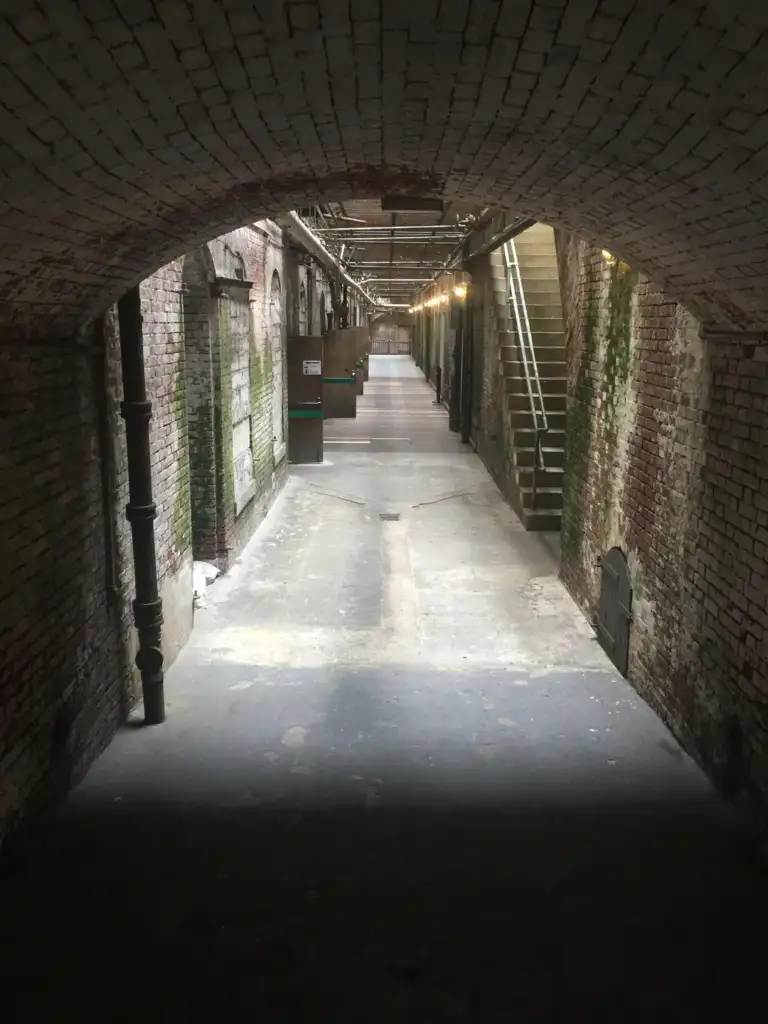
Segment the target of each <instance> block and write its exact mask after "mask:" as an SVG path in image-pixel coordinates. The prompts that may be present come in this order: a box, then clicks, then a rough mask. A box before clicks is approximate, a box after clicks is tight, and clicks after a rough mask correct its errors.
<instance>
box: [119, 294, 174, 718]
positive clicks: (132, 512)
mask: <svg viewBox="0 0 768 1024" xmlns="http://www.w3.org/2000/svg"><path fill="white" fill-rule="evenodd" d="M117 314H118V320H119V323H120V356H121V360H122V365H123V403H122V406H121V410H120V411H121V412H122V414H123V419H124V420H125V437H126V446H127V455H128V490H129V495H130V500H129V502H128V505H127V506H126V510H125V512H126V517H127V519H128V522H129V523H130V524H131V537H132V539H133V567H134V575H135V578H136V599H135V600H134V602H133V618H134V622H135V623H136V629H137V631H138V634H139V651H138V654H137V655H136V665H137V667H138V669H139V671H140V672H141V686H142V690H143V694H144V722H145V724H146V725H158V724H159V723H160V722H164V721H165V698H164V694H163V654H162V625H163V604H162V601H161V600H160V596H159V594H158V590H157V561H156V558H155V526H154V520H155V516H156V515H157V511H156V507H155V503H154V502H153V500H152V466H151V463H150V450H149V421H150V419H151V418H152V403H151V402H148V401H147V386H146V380H145V377H144V339H143V336H142V329H141V299H140V297H139V289H138V288H131V290H130V291H129V292H127V293H126V294H125V295H124V296H123V297H122V299H120V301H119V302H118V304H117Z"/></svg>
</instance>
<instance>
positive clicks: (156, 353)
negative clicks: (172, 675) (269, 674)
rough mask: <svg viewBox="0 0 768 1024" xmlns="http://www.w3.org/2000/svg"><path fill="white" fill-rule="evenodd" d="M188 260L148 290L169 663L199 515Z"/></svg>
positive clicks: (176, 646)
mask: <svg viewBox="0 0 768 1024" xmlns="http://www.w3.org/2000/svg"><path fill="white" fill-rule="evenodd" d="M182 275H183V262H182V260H174V262H173V263H169V264H167V265H166V266H165V267H161V268H160V270H158V271H157V272H156V273H155V274H153V275H152V276H151V277H149V278H147V280H146V281H143V282H142V284H141V289H140V291H141V315H142V321H143V323H142V330H143V335H144V367H145V373H146V381H147V396H148V398H149V399H150V401H151V402H152V419H151V420H150V425H149V434H150V451H151V464H152V490H153V495H154V499H155V504H156V506H157V518H156V520H155V553H156V557H157V575H158V584H159V588H160V596H161V597H162V599H163V653H164V655H165V658H166V664H167V665H170V663H171V662H172V660H173V658H174V657H175V656H176V654H177V653H178V651H179V650H180V649H181V647H182V646H183V645H184V643H185V642H186V640H187V638H188V636H189V633H190V631H191V629H192V510H191V497H190V478H189V444H188V432H187V409H186V351H185V343H184V317H183V301H182Z"/></svg>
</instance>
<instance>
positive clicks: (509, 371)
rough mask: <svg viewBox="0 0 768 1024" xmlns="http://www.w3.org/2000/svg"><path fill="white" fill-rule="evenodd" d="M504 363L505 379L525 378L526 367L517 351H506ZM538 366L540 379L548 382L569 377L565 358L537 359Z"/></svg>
mask: <svg viewBox="0 0 768 1024" xmlns="http://www.w3.org/2000/svg"><path fill="white" fill-rule="evenodd" d="M503 362H504V376H505V377H522V376H525V366H524V365H523V362H522V360H521V359H520V358H519V357H518V354H517V350H516V349H512V350H510V349H509V348H507V349H505V350H504V353H503ZM536 365H537V366H538V368H539V377H541V378H542V379H543V378H546V379H547V380H555V379H556V378H561V379H563V380H565V379H566V377H567V368H566V364H565V359H564V358H563V359H558V360H551V359H537V360H536Z"/></svg>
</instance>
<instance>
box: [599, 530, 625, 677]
mask: <svg viewBox="0 0 768 1024" xmlns="http://www.w3.org/2000/svg"><path fill="white" fill-rule="evenodd" d="M600 570H601V580H600V608H599V611H598V620H597V637H598V640H599V641H600V646H601V647H602V648H603V650H604V651H605V653H606V654H607V655H608V657H609V658H610V659H611V661H612V662H613V664H614V665H615V666H616V668H617V669H618V670H619V672H621V674H622V675H623V676H626V674H627V669H628V667H629V627H630V623H631V622H632V583H631V580H630V576H629V566H628V565H627V560H626V558H625V557H624V552H623V551H622V550H621V548H611V550H610V551H609V552H608V553H607V554H606V555H604V556H603V558H602V560H601V562H600Z"/></svg>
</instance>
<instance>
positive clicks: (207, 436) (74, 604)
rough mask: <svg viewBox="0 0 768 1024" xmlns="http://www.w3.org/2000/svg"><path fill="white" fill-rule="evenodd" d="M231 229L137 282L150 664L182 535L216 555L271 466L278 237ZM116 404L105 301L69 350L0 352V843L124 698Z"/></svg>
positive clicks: (270, 487)
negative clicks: (152, 573)
mask: <svg viewBox="0 0 768 1024" xmlns="http://www.w3.org/2000/svg"><path fill="white" fill-rule="evenodd" d="M232 235H233V236H234V237H230V236H226V237H225V238H224V239H223V240H217V241H218V242H219V243H220V244H219V245H218V247H217V246H216V245H214V244H212V246H211V251H210V252H209V251H208V250H207V249H205V248H204V249H202V250H198V251H197V252H195V253H192V254H189V255H188V256H187V257H185V258H184V259H183V260H177V261H174V262H172V263H170V264H168V265H167V266H165V267H162V268H161V269H160V270H159V271H157V273H155V274H153V275H152V276H151V277H150V278H148V279H147V280H146V281H144V282H143V283H142V285H141V305H142V317H143V332H144V357H145V368H146V377H147V393H148V398H149V399H150V400H151V402H152V420H151V423H150V445H151V460H152V482H153V490H154V498H155V502H156V505H157V519H156V521H155V534H156V556H157V563H158V580H159V585H160V592H161V597H162V600H163V617H164V627H163V648H164V655H165V659H166V665H169V664H170V663H171V662H172V661H173V658H174V657H175V655H176V653H177V652H178V650H179V648H180V647H181V646H182V644H183V643H184V642H185V640H186V638H187V636H188V635H189V632H190V630H191V628H192V558H193V544H194V546H195V549H196V551H197V550H199V551H200V553H202V554H206V553H207V554H208V555H209V556H210V554H216V553H219V554H220V553H221V551H222V550H223V551H224V558H223V560H222V558H219V559H218V560H219V562H220V564H221V563H222V561H223V563H224V564H228V562H229V560H231V558H233V557H235V556H236V555H237V554H239V553H240V551H241V550H242V548H243V547H244V546H245V544H246V543H247V541H248V540H249V539H250V537H251V536H252V534H253V531H254V530H255V528H256V526H257V525H258V523H259V522H260V520H261V518H262V517H263V515H264V514H265V512H266V510H267V509H268V507H269V505H270V503H271V501H272V499H273V497H274V494H275V491H276V489H277V487H278V486H279V485H280V482H281V481H282V479H283V476H284V471H285V455H284V450H282V451H280V450H278V449H276V446H275V444H274V442H273V424H274V418H273V413H275V415H276V416H277V417H278V419H281V418H283V417H284V416H285V396H284V380H285V377H284V375H283V377H282V381H283V383H282V384H281V385H280V388H279V393H278V394H277V395H276V394H275V392H274V389H273V380H274V375H273V363H274V359H273V347H272V340H273V339H271V337H270V331H271V326H272V325H271V324H270V319H269V287H268V285H267V282H268V281H271V278H272V275H273V273H275V272H277V273H278V274H279V275H280V276H281V277H283V276H284V275H285V266H284V253H283V247H282V232H281V231H280V230H279V229H278V228H277V227H276V226H275V225H272V224H270V223H265V224H263V225H261V226H258V225H257V226H256V227H254V228H247V229H241V230H240V231H238V232H233V233H232ZM238 253H239V254H240V256H239V257H238ZM217 255H218V256H219V257H220V258H221V260H222V261H224V262H226V263H227V265H226V266H225V267H224V268H223V269H224V270H229V271H230V272H232V269H233V266H234V265H235V263H236V261H237V259H238V258H240V259H242V266H243V267H244V269H245V272H246V274H247V275H248V277H249V278H250V279H251V280H252V286H251V287H250V288H249V287H247V286H245V287H244V286H243V285H240V284H232V283H231V282H230V283H226V282H222V281H219V283H218V286H216V285H215V277H216V274H217V272H218V273H219V274H221V269H222V268H221V267H219V268H217V267H216V266H215V261H214V257H215V256H217ZM227 261H229V262H227ZM233 261H234V262H233ZM212 283H214V288H213V290H212V289H211V287H210V285H211V284H212ZM216 290H218V294H216ZM278 326H279V330H278V333H277V335H276V338H277V349H276V351H277V352H278V353H279V358H280V359H281V360H283V359H284V348H285V346H284V341H283V339H284V336H285V332H284V329H283V328H282V327H280V325H278ZM273 333H274V332H273ZM234 354H237V358H233V355H234ZM233 370H235V371H236V372H237V373H238V374H239V376H240V378H241V383H242V382H243V381H245V382H246V386H247V398H248V399H249V401H250V412H249V414H248V419H249V425H248V430H249V434H250V446H251V456H252V476H253V484H254V491H253V495H252V497H251V498H250V500H248V501H247V503H246V504H245V506H244V507H242V508H240V510H239V511H236V509H235V503H234V460H233V456H232V451H233V443H232V442H233V433H232V424H233V418H232V417H233V411H232V396H233V391H232V378H233ZM246 371H247V372H246ZM121 401H122V382H121V369H120V344H119V334H118V329H117V317H116V311H115V309H114V308H113V309H110V310H109V312H108V313H107V315H106V316H105V317H104V318H103V320H102V321H101V323H100V325H99V330H95V329H94V330H93V331H91V332H90V333H89V334H88V335H87V336H84V337H83V338H82V339H78V342H77V344H76V343H75V341H74V340H73V341H72V342H69V343H61V345H60V346H59V347H56V346H48V347H38V346H35V345H29V346H28V347H20V346H17V347H9V346H0V408H1V409H2V415H0V430H2V438H1V439H0V440H1V441H2V443H1V444H0V473H1V474H2V479H1V480H0V527H2V529H0V565H1V566H2V574H1V575H0V776H2V779H3V786H2V787H1V788H0V841H2V837H3V835H4V834H5V833H6V832H7V831H8V830H9V829H11V828H12V827H13V826H14V825H15V824H16V822H17V821H18V820H20V819H21V817H22V816H23V814H24V813H25V812H28V811H30V810H33V809H35V808H37V807H42V806H44V805H45V804H46V803H48V802H49V801H50V800H51V799H53V798H54V797H56V796H58V795H60V794H61V793H63V792H64V791H65V790H66V789H67V788H68V787H69V786H70V785H71V784H72V783H74V782H75V781H76V780H77V779H78V778H79V777H80V776H81V775H82V773H83V772H84V771H85V769H86V768H87V767H88V765H89V764H90V762H91V761H92V760H93V758H94V757H95V756H96V755H97V754H98V753H99V752H100V751H101V749H102V748H103V747H104V746H105V745H106V743H108V742H109V739H110V738H111V736H112V735H113V734H114V731H115V730H116V728H117V727H118V726H119V724H120V722H121V721H122V720H123V718H124V716H125V714H126V712H127V710H128V709H129V707H130V706H131V704H132V702H133V701H134V700H135V698H136V696H137V693H138V673H137V670H136V668H135V665H134V664H133V658H134V656H135V651H136V639H135V630H134V628H133V625H132V616H131V600H132V598H133V558H132V547H131V537H130V529H129V527H128V524H127V521H126V519H125V506H126V504H127V501H128V472H127V459H126V447H125V430H124V424H123V420H122V417H121V415H120V402H121ZM275 410H276V412H275Z"/></svg>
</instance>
